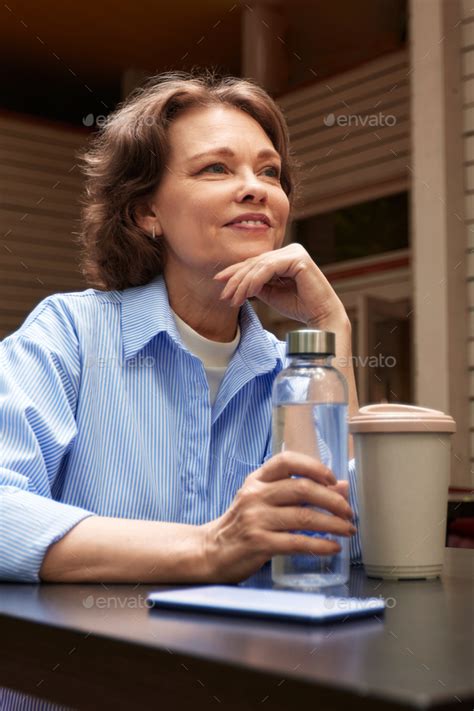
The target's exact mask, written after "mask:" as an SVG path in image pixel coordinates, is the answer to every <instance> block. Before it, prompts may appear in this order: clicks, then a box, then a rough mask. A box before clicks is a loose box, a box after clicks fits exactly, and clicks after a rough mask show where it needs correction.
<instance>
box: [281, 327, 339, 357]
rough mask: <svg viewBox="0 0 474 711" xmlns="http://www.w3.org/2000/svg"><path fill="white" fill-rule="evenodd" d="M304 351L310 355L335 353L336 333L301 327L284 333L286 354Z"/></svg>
mask: <svg viewBox="0 0 474 711" xmlns="http://www.w3.org/2000/svg"><path fill="white" fill-rule="evenodd" d="M298 353H306V354H311V355H321V356H327V355H335V354H336V334H335V333H333V332H332V331H318V330H316V329H312V328H302V329H300V330H298V331H288V333H287V334H286V355H287V356H290V355H297V354H298Z"/></svg>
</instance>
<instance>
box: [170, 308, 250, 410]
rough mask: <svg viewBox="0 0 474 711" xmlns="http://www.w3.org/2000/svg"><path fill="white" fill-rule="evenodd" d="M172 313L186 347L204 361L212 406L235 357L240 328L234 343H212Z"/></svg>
mask: <svg viewBox="0 0 474 711" xmlns="http://www.w3.org/2000/svg"><path fill="white" fill-rule="evenodd" d="M171 313H172V314H173V316H174V319H175V321H176V328H177V329H178V332H179V335H180V336H181V340H182V341H183V343H184V345H185V346H186V348H187V349H188V351H190V352H191V353H193V354H194V355H195V356H197V357H198V358H200V360H202V364H203V366H204V370H205V371H206V376H207V381H208V383H209V397H210V400H211V405H213V404H214V401H215V399H216V396H217V391H218V390H219V386H220V384H221V382H222V380H223V379H224V374H225V371H226V369H227V366H228V365H229V362H230V360H231V358H232V356H233V355H234V352H235V350H236V348H237V346H238V345H239V341H240V327H239V324H237V333H236V335H235V338H234V339H233V340H232V341H229V342H227V343H221V342H219V341H211V340H210V339H209V338H204V336H201V334H200V333H198V332H197V331H195V330H194V329H193V328H191V326H189V325H188V324H187V323H186V322H185V321H183V319H181V318H180V317H179V316H178V314H177V313H175V312H174V311H173V309H171Z"/></svg>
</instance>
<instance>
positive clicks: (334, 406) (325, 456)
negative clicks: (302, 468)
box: [272, 329, 350, 589]
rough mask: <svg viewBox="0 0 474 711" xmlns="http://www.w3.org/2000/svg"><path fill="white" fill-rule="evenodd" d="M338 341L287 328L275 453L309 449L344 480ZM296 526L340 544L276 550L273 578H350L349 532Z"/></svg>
mask: <svg viewBox="0 0 474 711" xmlns="http://www.w3.org/2000/svg"><path fill="white" fill-rule="evenodd" d="M335 341H336V337H335V334H334V333H332V332H331V331H319V330H312V329H301V330H298V331H290V332H289V333H287V336H286V355H287V367H286V368H285V369H284V370H282V371H281V372H280V373H279V374H278V375H277V377H276V378H275V382H274V384H273V393H272V404H273V420H272V453H273V454H278V453H279V452H282V451H284V450H292V451H296V452H302V453H304V454H309V455H311V456H313V457H316V458H317V459H319V460H320V461H321V462H323V464H325V465H326V466H328V467H329V468H330V469H331V470H332V472H333V474H334V476H335V477H336V479H338V480H339V481H340V480H343V479H345V480H347V463H348V462H347V438H348V426H347V383H346V379H345V378H344V376H343V375H342V373H340V372H339V371H338V370H337V369H336V368H335V367H334V366H333V365H332V364H331V361H332V358H333V356H334V355H335V352H336V351H335V345H336V343H335ZM294 476H297V475H294ZM304 505H305V506H306V505H309V504H304ZM313 508H314V510H316V511H318V510H320V511H323V512H324V513H326V514H329V513H330V512H328V511H327V510H324V509H318V508H317V507H315V506H313ZM292 532H293V533H298V534H304V535H307V536H313V537H321V538H326V539H328V540H333V541H337V542H338V543H339V545H340V546H341V550H340V552H337V553H334V554H331V555H316V554H306V553H297V554H292V555H278V556H275V557H274V558H273V559H272V579H273V582H275V583H277V584H278V585H283V586H288V587H293V588H306V589H317V588H321V587H326V586H329V585H341V584H343V583H346V582H347V580H348V579H349V564H350V553H349V539H348V538H347V537H345V536H338V535H336V534H333V533H328V532H325V531H292Z"/></svg>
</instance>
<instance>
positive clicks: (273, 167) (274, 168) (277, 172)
mask: <svg viewBox="0 0 474 711" xmlns="http://www.w3.org/2000/svg"><path fill="white" fill-rule="evenodd" d="M265 170H272V171H273V175H272V176H270V177H272V178H278V179H280V168H278V167H277V166H276V165H269V166H268V167H267V168H265Z"/></svg>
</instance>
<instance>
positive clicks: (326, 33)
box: [0, 0, 406, 124]
mask: <svg viewBox="0 0 474 711" xmlns="http://www.w3.org/2000/svg"><path fill="white" fill-rule="evenodd" d="M250 1H251V0H249V2H250ZM245 2H246V0H201V1H200V2H196V0H194V1H193V0H174V1H171V2H170V1H169V0H167V1H166V2H163V1H153V0H141V2H139V3H137V2H131V1H130V0H102V1H101V2H97V1H92V0H83V1H82V2H72V1H71V0H42V1H41V2H33V0H7V2H6V4H2V7H1V8H0V17H1V22H0V73H1V74H0V76H1V94H0V107H1V108H7V109H11V110H15V111H20V112H24V113H29V114H35V115H39V116H45V117H49V118H55V119H59V120H65V121H69V122H72V123H76V124H80V123H81V122H82V118H83V116H85V115H87V114H90V113H92V114H99V113H100V114H106V113H107V112H108V111H109V110H111V109H112V108H113V107H114V105H115V104H116V103H117V101H119V100H120V98H121V91H122V90H121V82H122V76H123V73H124V72H125V70H126V69H127V68H137V69H142V70H145V71H146V72H147V73H148V74H153V73H158V72H160V71H165V70H169V69H185V70H186V69H190V68H191V67H193V66H213V67H215V68H217V69H218V70H219V71H221V72H223V73H226V74H236V75H239V74H240V72H241V21H242V10H243V7H244V5H245ZM284 4H285V11H286V16H287V20H288V33H287V36H286V43H287V47H288V56H289V65H290V66H289V69H290V77H289V88H292V87H294V86H296V85H299V84H301V83H304V82H309V81H315V75H316V74H317V76H318V78H319V79H322V78H324V77H325V76H328V75H330V74H334V73H336V72H338V71H341V70H343V69H346V68H348V67H350V66H353V65H355V64H359V63H361V62H363V61H366V60H368V59H371V58H372V57H374V56H377V55H378V54H381V53H383V52H384V51H390V50H393V49H397V48H398V47H400V46H401V45H402V44H404V42H405V40H406V0H358V1H357V2H354V1H353V0H285V3H284Z"/></svg>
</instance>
